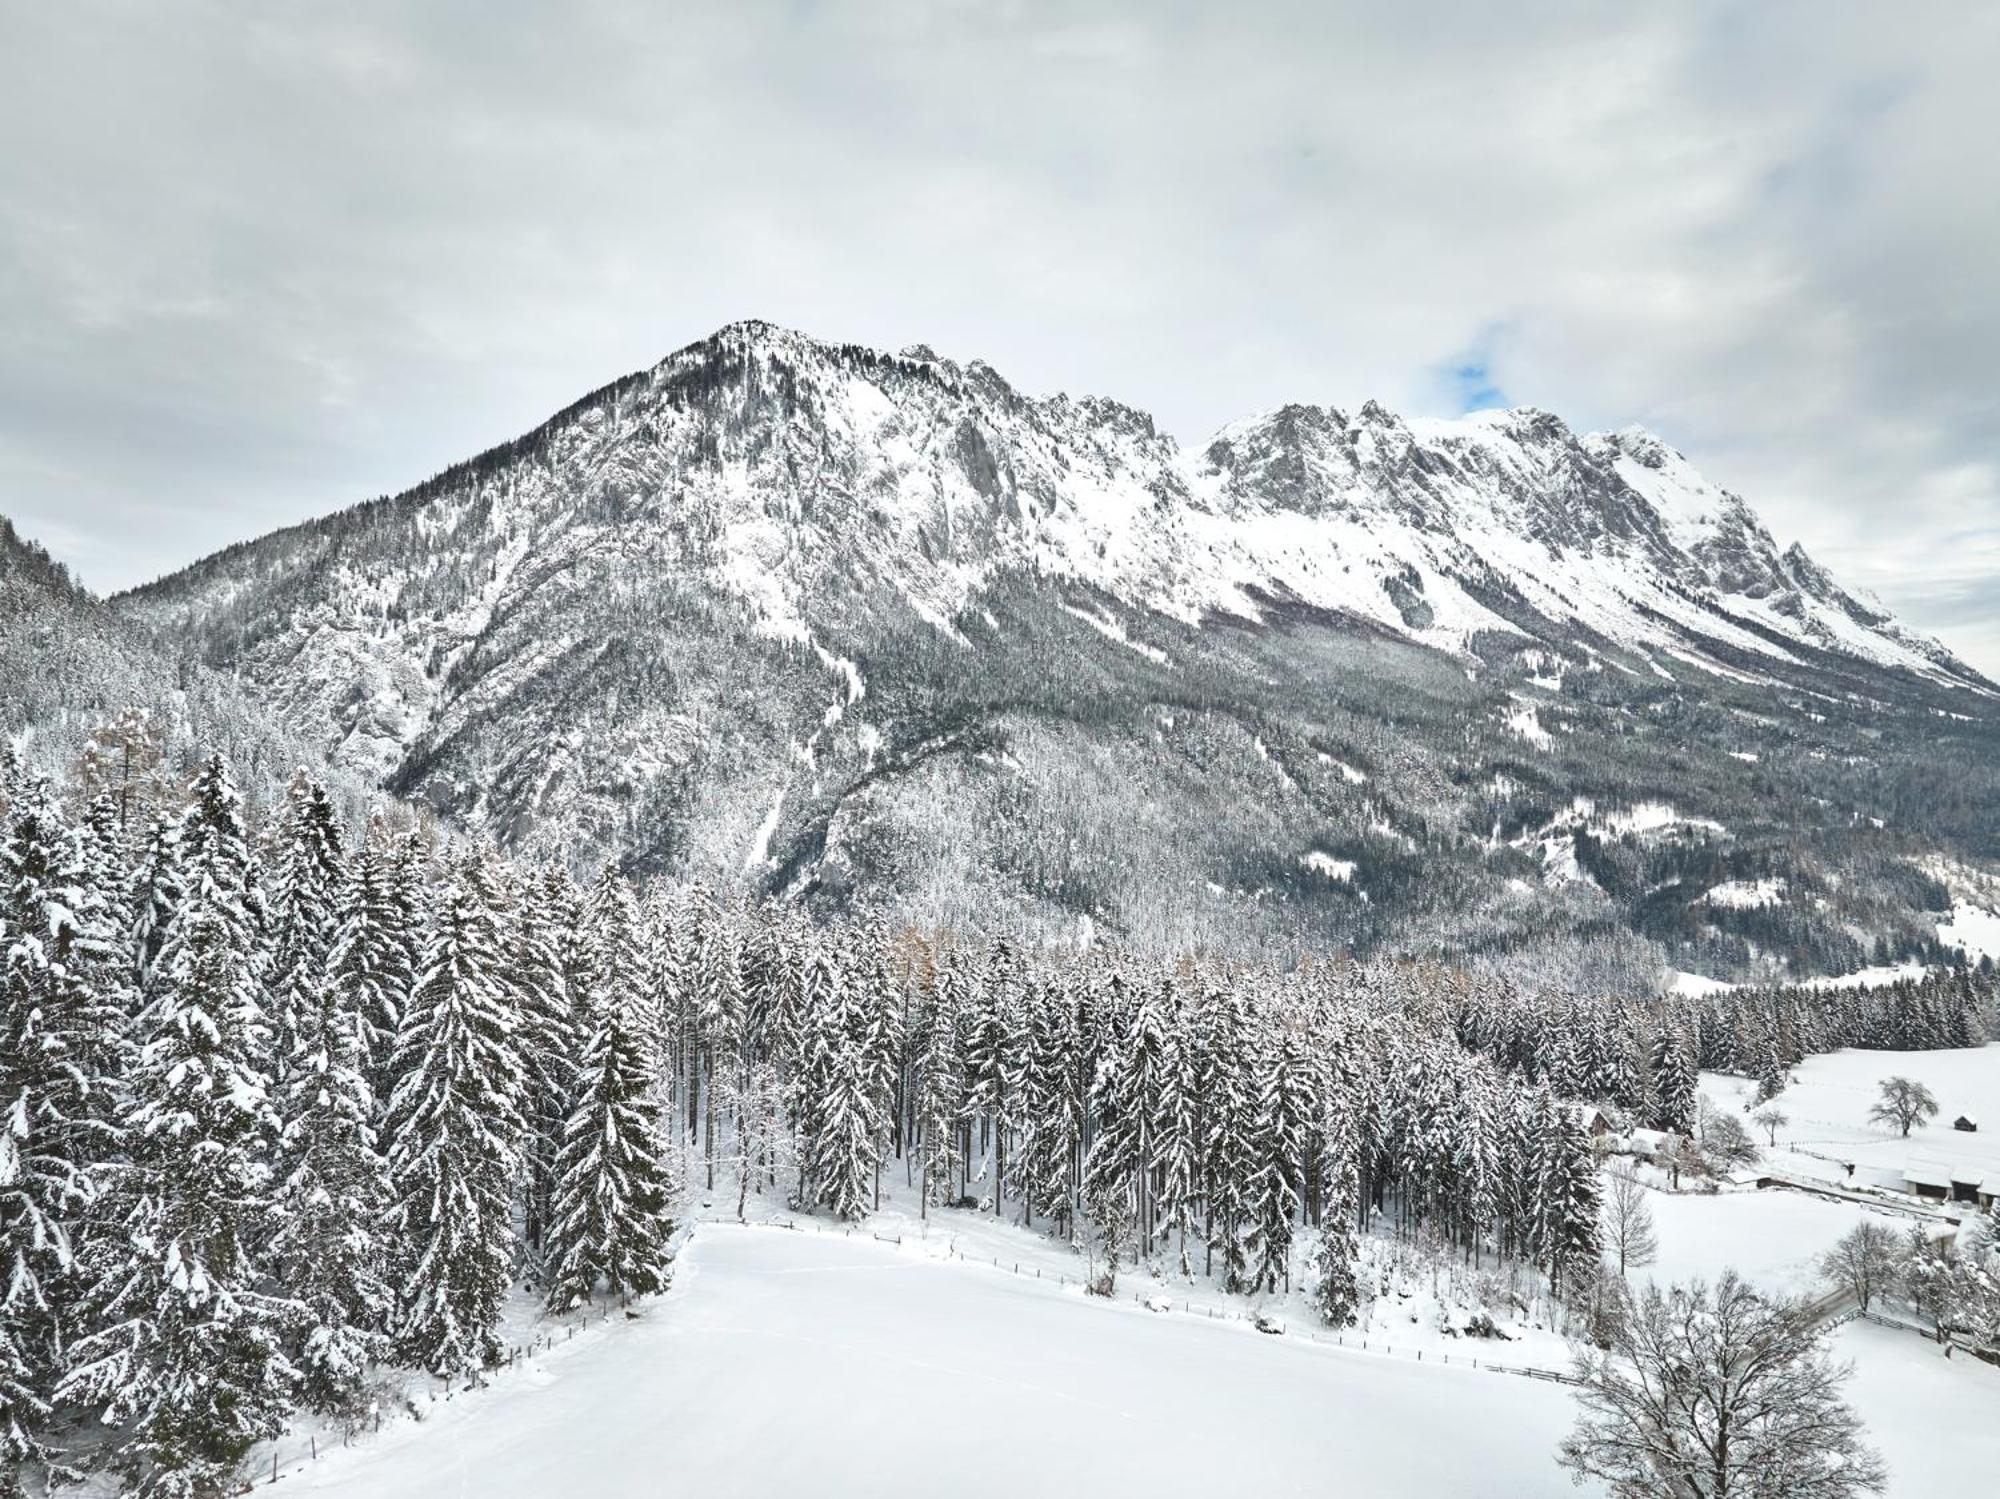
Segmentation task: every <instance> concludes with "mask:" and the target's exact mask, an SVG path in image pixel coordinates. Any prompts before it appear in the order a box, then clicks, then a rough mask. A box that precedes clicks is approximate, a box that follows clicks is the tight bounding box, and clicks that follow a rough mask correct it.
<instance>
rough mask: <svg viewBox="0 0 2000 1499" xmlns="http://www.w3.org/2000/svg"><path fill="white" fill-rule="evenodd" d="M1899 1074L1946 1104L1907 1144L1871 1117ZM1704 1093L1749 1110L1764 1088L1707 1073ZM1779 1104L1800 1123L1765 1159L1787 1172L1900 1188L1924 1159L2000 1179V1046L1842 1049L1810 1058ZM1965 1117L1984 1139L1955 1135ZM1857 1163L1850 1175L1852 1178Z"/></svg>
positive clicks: (1785, 1133)
mask: <svg viewBox="0 0 2000 1499" xmlns="http://www.w3.org/2000/svg"><path fill="white" fill-rule="evenodd" d="M1892 1076H1900V1077H1912V1078H1915V1079H1916V1080H1917V1081H1918V1082H1921V1083H1923V1084H1924V1085H1925V1086H1926V1087H1928V1088H1929V1089H1930V1090H1931V1092H1932V1093H1933V1094H1934V1095H1936V1097H1937V1101H1938V1115H1937V1117H1936V1118H1935V1119H1933V1120H1931V1122H1930V1123H1929V1124H1928V1125H1925V1126H1923V1127H1921V1128H1918V1129H1914V1130H1912V1131H1910V1137H1909V1138H1908V1139H1907V1140H1906V1139H1903V1138H1902V1137H1901V1136H1900V1135H1898V1134H1897V1132H1896V1131H1895V1130H1893V1129H1888V1128H1885V1127H1884V1126H1882V1125H1879V1124H1871V1123H1870V1122H1869V1120H1868V1109H1869V1107H1870V1105H1872V1104H1873V1103H1874V1102H1875V1100H1876V1098H1877V1097H1878V1096H1879V1091H1880V1084H1881V1081H1882V1079H1883V1078H1886V1077H1892ZM1702 1090H1703V1092H1704V1093H1706V1094H1707V1095H1708V1097H1709V1099H1710V1100H1711V1101H1712V1102H1714V1103H1715V1104H1716V1106H1717V1107H1719V1108H1723V1109H1728V1110H1731V1111H1732V1112H1740V1111H1741V1109H1742V1108H1743V1105H1744V1104H1745V1103H1747V1102H1749V1101H1750V1100H1751V1099H1752V1098H1753V1097H1754V1096H1755V1092H1756V1085H1755V1084H1754V1083H1752V1082H1749V1081H1747V1080H1745V1079H1743V1078H1737V1077H1726V1076H1723V1075H1720V1074H1716V1073H1705V1074H1703V1076H1702ZM1775 1107H1777V1108H1778V1109H1780V1110H1782V1111H1783V1112H1784V1113H1785V1114H1786V1115H1787V1116H1788V1117H1789V1119H1790V1121H1791V1122H1790V1123H1789V1124H1787V1125H1785V1126H1784V1127H1783V1128H1782V1129H1780V1130H1779V1131H1778V1148H1777V1149H1776V1150H1773V1151H1767V1152H1766V1160H1767V1162H1768V1163H1769V1164H1770V1165H1771V1166H1773V1167H1775V1168H1777V1169H1779V1170H1781V1171H1783V1172H1785V1173H1786V1174H1788V1175H1797V1176H1808V1177H1817V1178H1820V1179H1822V1180H1825V1181H1829V1182H1835V1183H1841V1184H1853V1185H1859V1186H1869V1187H1876V1186H1883V1187H1899V1186H1900V1184H1901V1178H1902V1172H1903V1168H1904V1166H1906V1165H1907V1164H1908V1163H1909V1162H1910V1161H1912V1160H1922V1161H1935V1162H1940V1163H1942V1164H1944V1165H1946V1166H1954V1167H1961V1168H1967V1169H1970V1170H1973V1171H1976V1172H1978V1173H1980V1174H1981V1175H1982V1176H1983V1177H1985V1178H1986V1179H1988V1180H1993V1179H2000V1045H1993V1046H1978V1047H1970V1048H1965V1049H1961V1050H1955V1051H1837V1052H1833V1053H1830V1054H1829V1055H1826V1056H1819V1057H1808V1058H1807V1059H1806V1060H1805V1061H1804V1062H1802V1063H1800V1064H1799V1066H1798V1067H1797V1068H1795V1069H1794V1071H1793V1082H1792V1085H1791V1086H1790V1087H1788V1088H1787V1089H1786V1090H1785V1091H1784V1093H1783V1094H1782V1095H1781V1096H1780V1097H1779V1098H1778V1099H1777V1100H1776V1103H1775ZM1961 1114H1965V1115H1970V1116H1971V1117H1972V1118H1973V1119H1974V1120H1976V1121H1977V1122H1978V1124H1979V1129H1978V1131H1977V1132H1976V1133H1972V1134H1967V1133H1965V1132H1963V1131H1960V1130H1955V1129H1953V1128H1952V1121H1953V1120H1954V1119H1956V1118H1957V1117H1958V1116H1959V1115H1961ZM1759 1143H1760V1144H1761V1143H1763V1142H1762V1136H1761V1135H1760V1136H1759ZM1829 1157H1831V1159H1828V1158H1829ZM1850 1161H1852V1162H1853V1163H1854V1172H1853V1175H1852V1176H1851V1177H1850V1176H1849V1175H1848V1173H1847V1171H1846V1163H1847V1162H1850Z"/></svg>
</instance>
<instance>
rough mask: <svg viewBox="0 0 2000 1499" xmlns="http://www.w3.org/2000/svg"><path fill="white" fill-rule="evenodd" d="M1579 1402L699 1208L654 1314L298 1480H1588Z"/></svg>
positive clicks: (1131, 1487) (1490, 1485)
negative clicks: (1568, 1466)
mask: <svg viewBox="0 0 2000 1499" xmlns="http://www.w3.org/2000/svg"><path fill="white" fill-rule="evenodd" d="M1570 1417H1571V1410H1570V1400H1569V1392H1568V1390H1567V1389H1565V1388H1564V1387H1563V1386H1561V1385H1556V1384H1548V1383H1543V1382H1541V1381H1536V1380H1527V1379H1521V1378H1518V1377H1515V1376H1511V1375H1504V1374H1498V1373H1491V1372H1487V1371H1484V1370H1473V1369H1469V1368H1464V1367H1444V1366H1442V1365H1439V1364H1437V1363H1435V1362H1431V1363H1425V1364H1417V1363H1414V1362H1398V1361H1394V1360H1388V1359H1381V1358H1374V1357H1370V1356H1368V1355H1365V1354H1361V1353H1358V1352H1352V1351H1348V1350H1344V1349H1338V1348H1328V1347H1323V1346H1319V1345H1315V1344H1312V1343H1308V1342H1306V1341H1304V1340H1302V1339H1300V1338H1298V1337H1296V1336H1285V1337H1268V1336H1261V1335H1259V1334H1258V1333H1256V1332H1254V1331H1252V1330H1251V1329H1250V1328H1249V1327H1248V1326H1247V1325H1246V1324H1243V1323H1220V1322H1211V1321H1208V1320H1207V1319H1205V1318H1201V1317H1192V1316H1187V1315H1183V1314H1181V1313H1178V1312H1169V1313H1167V1314H1164V1315H1162V1314H1157V1313H1153V1312H1149V1311H1147V1310H1145V1309H1144V1308H1143V1307H1141V1306H1139V1305H1136V1304H1134V1303H1131V1302H1117V1303H1106V1302H1098V1301H1094V1300H1090V1299H1087V1298H1085V1297H1084V1296H1083V1295H1082V1294H1081V1293H1080V1292H1078V1291H1076V1290H1075V1289H1074V1288H1072V1289H1070V1290H1069V1291H1067V1292H1064V1291H1060V1290H1057V1289H1055V1288H1053V1287H1051V1286H1049V1285H1048V1284H1047V1283H1045V1282H1035V1281H1032V1280H1024V1279H1021V1278H1018V1277H1015V1276H1011V1275H1008V1274H1005V1273H1001V1272H996V1271H993V1270H990V1269H984V1268H981V1267H979V1266H976V1265H970V1264H967V1263H965V1262H963V1261H939V1260H936V1259H932V1258H929V1257H927V1256H924V1255H921V1254H918V1253H916V1252H914V1250H899V1249H898V1248H896V1247H894V1246H891V1245H887V1244H882V1243H877V1242H875V1241H874V1240H872V1239H870V1238H868V1237H865V1236H855V1237H838V1236H833V1235H820V1234H813V1233H785V1232H781V1231H778V1230H774V1229H768V1228H741V1229H739V1228H732V1227H728V1226H723V1225H710V1226H705V1227H703V1228H702V1229H701V1230H700V1231H699V1232H698V1233H697V1235H696V1236H695V1238H694V1239H693V1240H692V1242H691V1243H690V1244H689V1246H688V1248H687V1249H686V1250H685V1251H684V1252H683V1254H682V1256H681V1258H680V1261H679V1262H678V1265H677V1267H676V1272H675V1284H674V1288H673V1290H672V1291H671V1292H670V1293H669V1294H668V1295H667V1296H666V1297H665V1298H664V1299H662V1300H659V1301H655V1302H651V1303H648V1304H646V1306H645V1307H644V1308H643V1311H642V1315H641V1317H640V1320H638V1321H636V1322H631V1323H627V1324H624V1325H623V1326H620V1325H618V1324H616V1323H614V1324H613V1325H612V1326H611V1328H610V1329H609V1330H608V1335H607V1336H605V1337H603V1338H602V1339H597V1340H593V1341H592V1342H590V1343H587V1344H585V1343H581V1342H580V1343H579V1345H577V1346H575V1347H570V1346H568V1345H558V1346H557V1348H556V1349H555V1350H553V1351H552V1352H550V1353H548V1354H545V1355H542V1356H541V1357H539V1358H538V1359H537V1360H536V1361H535V1362H534V1363H533V1364H532V1365H531V1366H530V1367H529V1368H528V1369H526V1370H525V1371H523V1372H522V1373H520V1374H519V1375H517V1376H516V1377H512V1378H503V1379H501V1380H499V1381H497V1382H496V1383H495V1385H494V1387H493V1388H492V1389H490V1390H488V1391H484V1392H479V1393H475V1394H471V1395H461V1396H459V1397H458V1398H457V1399H455V1400H454V1401H453V1402H452V1403H451V1404H450V1405H447V1406H445V1407H443V1408H442V1409H440V1410H439V1412H438V1413H437V1414H436V1415H434V1416H432V1417H431V1419H430V1420H428V1421H427V1422H425V1423H424V1424H423V1425H421V1426H416V1425H405V1426H402V1427H398V1428H396V1429H395V1430H394V1431H393V1432H385V1433H384V1435H383V1436H382V1437H381V1438H378V1439H375V1440H373V1441H372V1442H370V1443H369V1444H367V1445H365V1446H362V1447H358V1448H355V1449H353V1450H339V1451H334V1452H332V1453H330V1454H329V1455H328V1456H327V1457H325V1458H324V1459H323V1460H321V1461H320V1462H318V1463H316V1464H311V1465H308V1466H305V1467H304V1468H302V1469H301V1470H299V1471H297V1472H296V1473H288V1474H287V1475H286V1477H285V1479H284V1480H283V1481H284V1482H285V1483H286V1485H287V1486H288V1487H289V1488H291V1489H293V1490H294V1491H309V1492H313V1493H324V1494H332V1495H340V1496H351V1499H440V1496H444V1495H466V1496H471V1495H477V1496H479V1499H544V1496H550V1495H562V1494H578V1495H582V1494H588V1495H589V1496H591V1499H638V1496H642V1495H643V1496H647V1499H651V1496H654V1495H657V1494H661V1493H676V1494H679V1493H686V1494H708V1495H737V1494H743V1495H750V1494H779V1493H796V1494H811V1495H829V1496H839V1495H849V1494H869V1495H905V1494H907V1495H923V1496H925V1499H930V1496H934V1495H936V1494H938V1493H941V1492H942V1493H950V1494H952V1495H965V1496H978V1495H994V1496H1014V1495H1018V1494H1019V1493H1020V1492H1021V1491H1022V1487H1023V1485H1024V1484H1026V1485H1028V1486H1030V1487H1033V1486H1035V1485H1036V1484H1038V1483H1043V1482H1047V1481H1049V1480H1050V1479H1052V1478H1055V1477H1056V1476H1057V1475H1060V1477H1059V1481H1060V1483H1061V1486H1062V1488H1063V1489H1064V1490H1066V1491H1068V1492H1073V1493H1103V1494H1147V1495H1152V1496H1174V1495H1189V1496H1202V1499H1213V1496H1215V1495H1218V1494H1243V1493H1266V1494H1293V1493H1324V1492H1333V1491H1335V1489H1336V1488H1337V1490H1338V1492H1340V1493H1342V1494H1346V1495H1352V1496H1384V1499H1388V1496H1397V1499H1407V1496H1414V1495H1446V1494H1478V1495H1481V1496H1490V1499H1510V1496H1518V1499H1528V1496H1537V1499H1539V1496H1546V1495H1554V1494H1558V1493H1583V1494H1589V1493H1593V1492H1600V1491H1599V1490H1595V1489H1592V1488H1584V1489H1581V1490H1577V1489H1572V1488H1571V1486H1570V1484H1569V1482H1568V1480H1567V1479H1566V1478H1565V1477H1564V1476H1563V1475H1562V1474H1561V1473H1560V1471H1559V1470H1558V1469H1557V1468H1556V1466H1555V1462H1554V1450H1555V1446H1556V1443H1557V1442H1558V1441H1559V1440H1560V1438H1561V1436H1562V1435H1563V1433H1564V1432H1565V1431H1567V1430H1568V1427H1569V1424H1570ZM1439 1433H1449V1440H1436V1439H1434V1438H1435V1436H1436V1435H1437V1434H1439ZM1253 1434H1254V1435H1253ZM1427 1437H1429V1438H1433V1439H1428V1440H1427V1439H1426V1438H1427Z"/></svg>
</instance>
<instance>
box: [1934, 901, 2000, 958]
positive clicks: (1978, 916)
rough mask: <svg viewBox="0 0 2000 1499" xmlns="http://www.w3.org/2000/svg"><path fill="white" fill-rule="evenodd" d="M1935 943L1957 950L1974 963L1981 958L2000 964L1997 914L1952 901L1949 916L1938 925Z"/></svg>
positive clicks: (1980, 907) (1969, 904)
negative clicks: (1936, 941) (1938, 942)
mask: <svg viewBox="0 0 2000 1499" xmlns="http://www.w3.org/2000/svg"><path fill="white" fill-rule="evenodd" d="M1938 941H1940V942H1942V943H1943V944H1944V945H1945V946H1946V947H1956V948H1958V949H1959V950H1960V951H1961V952H1963V953H1964V954H1965V956H1966V957H1967V959H1968V960H1970V961H1972V962H1974V963H1977V962H1978V961H1979V960H1980V959H1981V958H1991V959H1993V961H1994V962H1996V963H2000V911H1990V910H1987V909H1986V908H1985V907H1983V906H1975V905H1973V904H1972V902H1970V901H1965V900H1961V901H1954V902H1953V903H1952V908H1951V915H1950V916H1948V917H1946V918H1945V919H1944V920H1943V921H1940V922H1939V923H1938Z"/></svg>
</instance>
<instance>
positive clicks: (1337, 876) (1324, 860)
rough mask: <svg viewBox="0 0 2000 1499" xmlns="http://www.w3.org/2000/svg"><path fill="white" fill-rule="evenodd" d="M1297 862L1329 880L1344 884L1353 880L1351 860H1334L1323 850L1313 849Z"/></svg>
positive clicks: (1353, 866)
mask: <svg viewBox="0 0 2000 1499" xmlns="http://www.w3.org/2000/svg"><path fill="white" fill-rule="evenodd" d="M1299 862H1300V863H1301V864H1303V865H1305V867H1306V868H1307V869H1310V870H1311V871H1313V873H1315V874H1323V875H1325V876H1326V877H1327V878H1328V879H1330V880H1338V881H1340V882H1341V883H1343V884H1345V883H1346V882H1348V881H1349V880H1352V879H1353V878H1354V870H1355V863H1354V860H1352V859H1336V858H1334V856H1333V855H1332V854H1330V853H1327V852H1326V851H1325V850H1324V849H1317V848H1316V849H1314V850H1313V851H1312V852H1311V853H1309V854H1307V855H1306V856H1305V857H1304V858H1303V859H1301V860H1299Z"/></svg>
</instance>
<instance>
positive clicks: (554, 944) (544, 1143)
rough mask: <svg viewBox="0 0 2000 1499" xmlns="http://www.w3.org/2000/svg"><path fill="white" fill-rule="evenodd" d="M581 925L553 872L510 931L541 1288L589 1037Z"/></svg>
mask: <svg viewBox="0 0 2000 1499" xmlns="http://www.w3.org/2000/svg"><path fill="white" fill-rule="evenodd" d="M582 923H583V905H582V898H581V896H580V895H579V893H578V891H577V888H576V883H575V881H574V880H572V879H571V878H570V875H569V872H568V871H567V870H565V869H563V868H561V867H560V866H551V867H550V868H548V869H545V870H543V871H542V872H541V874H540V875H539V876H537V877H536V878H535V879H534V880H533V881H532V882H531V884H530V886H529V889H528V894H527V897H526V899H524V900H522V901H521V902H520V903H519V909H518V910H517V911H516V913H515V916H514V920H513V922H512V923H511V931H510V933H509V944H510V949H511V950H510V954H509V959H508V964H507V968H508V977H509V980H510V982H511V983H512V985H513V990H514V1007H515V1009H516V1011H517V1012H518V1014H519V1016H520V1021H521V1048H520V1050H521V1059H522V1065H523V1067H524V1069H525V1071H526V1074H527V1093H526V1096H525V1098H524V1100H523V1105H522V1116H523V1122H524V1124H525V1125H526V1129H527V1133H526V1135H525V1137H524V1138H523V1142H522V1174H523V1178H524V1181H523V1191H524V1193H525V1196H526V1213H525V1215H524V1229H525V1232H526V1236H527V1243H528V1248H529V1250H530V1252H531V1253H532V1254H533V1255H534V1256H535V1260H536V1263H537V1265H538V1268H539V1270H540V1272H541V1274H542V1275H543V1282H542V1283H543V1285H544V1287H547V1286H548V1285H550V1284H551V1283H552V1282H551V1280H550V1278H549V1276H550V1273H551V1265H552V1261H551V1256H550V1252H549V1233H550V1224H551V1222H552V1220H553V1215H554V1211H555V1209H554V1202H555V1195H556V1183H557V1171H558V1168H557V1162H558V1160H559V1158H560V1157H561V1155H562V1149H563V1138H564V1133H565V1131H566V1130H567V1128H568V1126H569V1116H570V1109H571V1107H572V1106H573V1105H574V1104H575V1102H576V1098H577V1068H578V1066H579V1064H580V1062H581V1060H582V1057H583V1051H584V1044H585V1042H586V1041H587V1040H588V1038H589V1035H590V1023H589V1019H588V1014H589V1005H590V975H589V972H588V971H587V969H586V968H585V967H584V966H582V964H581V962H580V957H579V955H580V953H581V952H582V951H583V950H584V949H585V948H586V947H587V946H588V944H587V942H586V941H585V940H584V936H583V933H582V932H581V931H580V928H581V926H582ZM649 1055H650V1049H649Z"/></svg>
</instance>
